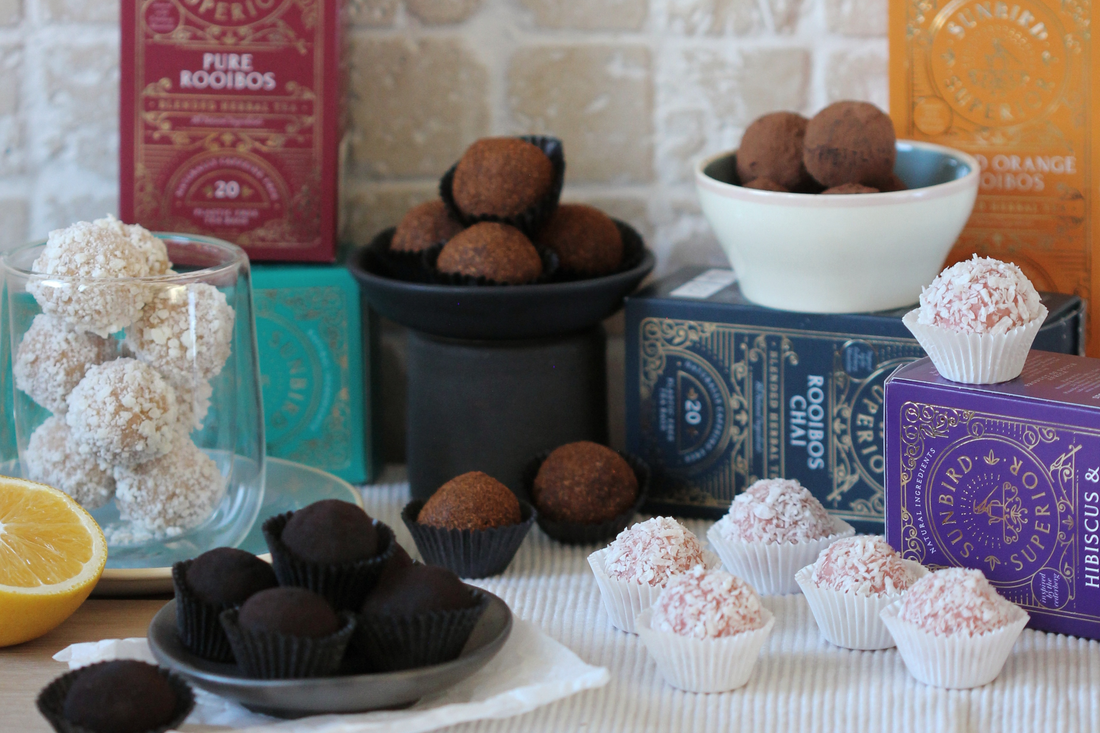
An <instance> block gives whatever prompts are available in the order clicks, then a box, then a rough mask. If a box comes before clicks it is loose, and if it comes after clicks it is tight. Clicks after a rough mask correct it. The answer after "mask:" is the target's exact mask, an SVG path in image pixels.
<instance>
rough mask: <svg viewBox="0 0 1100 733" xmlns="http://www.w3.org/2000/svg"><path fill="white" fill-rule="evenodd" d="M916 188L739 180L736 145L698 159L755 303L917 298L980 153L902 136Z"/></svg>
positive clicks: (831, 307)
mask: <svg viewBox="0 0 1100 733" xmlns="http://www.w3.org/2000/svg"><path fill="white" fill-rule="evenodd" d="M897 150H898V156H897V163H896V164H895V166H894V172H895V173H897V174H898V176H899V177H901V179H902V180H903V181H905V183H906V185H908V186H909V190H907V191H896V192H893V193H869V194H856V195H847V196H817V195H809V194H800V193H776V192H773V191H758V190H756V189H752V188H743V187H741V186H738V185H735V184H734V183H733V182H734V181H737V174H736V160H737V157H736V156H737V151H736V150H734V151H727V152H724V153H719V154H718V155H715V156H712V157H710V158H707V159H705V160H703V161H702V162H700V163H699V164H698V165H697V166H696V168H695V187H696V190H697V191H698V192H699V200H700V203H701V204H702V207H703V214H704V215H705V216H706V217H707V221H709V222H710V225H711V228H712V229H714V233H715V234H716V235H717V237H718V242H719V243H720V244H721V245H722V248H723V249H724V250H725V251H726V256H727V257H729V260H730V264H732V265H733V269H734V270H735V271H736V272H737V276H738V280H739V281H740V285H741V292H742V293H744V295H745V297H746V298H748V299H749V300H751V301H753V302H754V303H758V304H760V305H764V306H768V307H770V308H779V309H781V310H791V311H802V312H806V313H857V312H867V311H879V310H889V309H893V308H901V307H904V306H908V305H912V304H914V303H916V302H917V299H918V298H919V296H920V291H921V287H922V286H924V285H927V284H928V283H930V282H932V279H933V278H935V277H936V275H938V274H939V272H940V270H941V269H942V267H943V262H944V259H945V258H946V257H947V253H948V252H949V251H950V249H951V246H952V245H953V244H954V243H955V240H956V239H957V238H958V236H959V233H960V232H961V231H962V229H963V227H964V226H965V225H966V220H967V219H968V218H969V217H970V210H971V209H972V208H973V207H974V199H975V197H976V196H977V194H978V176H979V167H978V162H977V161H976V160H975V159H974V158H972V157H971V156H969V155H967V154H966V153H963V152H960V151H958V150H953V149H951V148H945V147H943V146H942V145H933V144H931V143H924V142H915V141H909V140H899V141H898V143H897Z"/></svg>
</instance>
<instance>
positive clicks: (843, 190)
mask: <svg viewBox="0 0 1100 733" xmlns="http://www.w3.org/2000/svg"><path fill="white" fill-rule="evenodd" d="M878 192H879V190H878V189H877V188H872V187H871V186H864V185H863V184H862V183H842V184H841V185H839V186H833V187H832V188H826V189H825V190H824V191H822V192H821V195H822V196H835V195H844V194H851V193H878Z"/></svg>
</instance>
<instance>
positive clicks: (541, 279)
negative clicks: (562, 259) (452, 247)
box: [421, 244, 558, 288]
mask: <svg viewBox="0 0 1100 733" xmlns="http://www.w3.org/2000/svg"><path fill="white" fill-rule="evenodd" d="M535 249H536V250H537V251H538V253H539V259H541V260H542V274H541V275H539V276H538V277H537V278H535V279H534V280H531V281H530V282H524V283H502V282H497V281H496V280H490V279H489V278H487V277H473V276H472V275H459V274H456V273H451V272H440V271H439V270H438V269H437V268H436V266H435V265H436V261H437V260H438V259H439V253H440V252H442V251H443V244H437V245H436V246H434V247H431V248H429V249H426V250H424V252H422V253H421V257H422V262H423V264H422V266H423V268H424V269H425V270H427V271H428V273H430V274H429V280H430V282H432V283H435V284H436V285H460V286H466V287H469V286H478V287H486V286H489V287H504V288H506V287H515V286H517V285H539V284H542V283H548V282H553V281H554V279H555V278H556V277H557V273H558V256H557V255H556V254H554V253H553V252H551V251H550V250H548V249H542V248H540V247H535Z"/></svg>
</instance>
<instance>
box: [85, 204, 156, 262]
mask: <svg viewBox="0 0 1100 733" xmlns="http://www.w3.org/2000/svg"><path fill="white" fill-rule="evenodd" d="M92 224H94V225H96V226H97V227H100V228H102V229H111V230H113V231H115V232H117V233H119V234H121V235H122V236H123V237H125V238H126V239H129V240H130V244H132V245H134V247H135V248H137V250H138V251H140V252H141V253H142V254H143V255H144V257H145V262H146V263H147V264H148V265H149V274H150V275H156V276H159V275H165V274H167V273H168V271H169V270H170V269H171V267H172V263H171V262H169V261H168V249H167V248H166V247H165V246H164V242H162V241H161V240H160V239H159V238H158V237H154V236H153V233H152V232H150V231H149V230H148V229H146V228H145V227H143V226H142V225H140V224H123V223H122V222H121V221H120V220H119V219H117V218H115V216H114V215H113V214H107V216H105V217H103V218H102V219H96V220H95V221H93V222H92Z"/></svg>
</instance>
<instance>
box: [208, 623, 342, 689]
mask: <svg viewBox="0 0 1100 733" xmlns="http://www.w3.org/2000/svg"><path fill="white" fill-rule="evenodd" d="M238 614H239V611H238V610H237V609H236V608H231V609H229V610H228V611H222V614H221V617H220V618H221V623H222V626H223V627H224V628H225V635H226V636H227V637H229V645H230V646H231V647H232V648H233V657H234V658H235V659H236V660H237V666H239V667H240V668H241V671H242V672H244V673H245V675H247V676H248V677H252V678H254V679H260V680H286V679H300V678H303V677H331V676H334V675H336V674H337V673H338V672H339V671H340V662H341V661H342V660H343V658H344V652H345V651H346V650H347V647H348V642H349V641H350V640H351V636H352V634H353V633H354V632H355V616H354V615H353V614H351V613H349V612H347V611H342V612H341V613H340V620H341V622H342V623H343V625H342V626H341V627H340V630H339V631H337V632H336V633H335V634H329V635H328V636H322V637H320V638H313V637H308V636H291V635H289V634H280V633H277V632H269V631H249V630H248V629H243V628H241V626H240V624H239V623H238V622H237V616H238Z"/></svg>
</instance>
